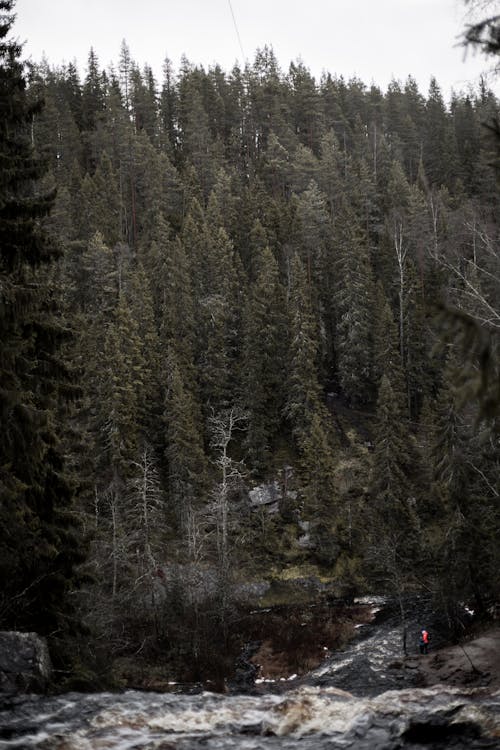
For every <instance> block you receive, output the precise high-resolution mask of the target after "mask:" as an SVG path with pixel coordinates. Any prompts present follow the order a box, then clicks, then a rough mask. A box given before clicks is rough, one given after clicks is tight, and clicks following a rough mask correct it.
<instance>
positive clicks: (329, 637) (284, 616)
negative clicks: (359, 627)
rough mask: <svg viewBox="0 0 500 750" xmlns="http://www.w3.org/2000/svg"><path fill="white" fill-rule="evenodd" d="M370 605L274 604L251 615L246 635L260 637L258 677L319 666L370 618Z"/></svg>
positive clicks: (281, 674)
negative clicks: (263, 610)
mask: <svg viewBox="0 0 500 750" xmlns="http://www.w3.org/2000/svg"><path fill="white" fill-rule="evenodd" d="M371 618H372V613H371V608H370V607H367V606H329V605H327V604H322V605H316V606H310V607H294V606H290V607H275V608H273V609H272V610H270V611H268V612H257V613H253V614H252V616H251V617H249V619H248V621H247V623H246V627H245V635H246V636H248V640H256V641H261V646H260V648H259V650H258V652H257V653H256V654H255V655H254V657H253V658H252V661H253V662H254V664H257V665H259V667H260V670H259V677H260V678H264V679H277V678H280V677H284V678H286V677H290V676H291V675H294V674H296V675H298V676H300V675H303V674H305V673H306V672H308V671H310V670H312V669H315V668H316V667H318V666H319V665H320V664H321V663H322V662H323V661H324V659H325V658H326V657H327V656H328V655H329V653H330V652H332V651H334V650H336V649H339V648H341V647H342V646H343V645H345V643H347V641H349V640H350V639H351V638H352V637H353V636H354V634H355V632H356V630H355V625H356V624H359V623H367V622H369V621H370V620H371Z"/></svg>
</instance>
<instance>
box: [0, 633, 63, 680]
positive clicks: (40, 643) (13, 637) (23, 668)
mask: <svg viewBox="0 0 500 750" xmlns="http://www.w3.org/2000/svg"><path fill="white" fill-rule="evenodd" d="M51 674H52V665H51V662H50V656H49V649H48V647H47V642H46V641H45V639H44V638H42V637H41V636H39V635H38V634H37V633H18V632H16V631H0V693H2V694H9V695H12V694H17V693H38V692H44V691H45V690H46V688H47V685H48V683H49V680H50V677H51Z"/></svg>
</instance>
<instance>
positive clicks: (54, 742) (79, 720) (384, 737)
mask: <svg viewBox="0 0 500 750" xmlns="http://www.w3.org/2000/svg"><path fill="white" fill-rule="evenodd" d="M499 709H500V693H498V692H497V693H491V694H490V693H488V692H487V691H486V690H484V689H476V690H468V691H467V690H460V689H457V688H455V689H453V688H445V687H443V686H441V687H439V688H428V689H425V690H406V691H391V692H387V693H384V694H382V695H379V696H377V697H376V698H355V697H353V696H352V695H350V694H348V693H344V692H343V691H340V690H336V689H335V688H313V687H307V688H306V687H303V688H300V689H298V690H294V691H291V692H289V693H286V694H284V695H271V694H265V695H257V696H256V695H252V696H250V695H237V696H227V695H219V694H214V693H202V694H199V695H172V694H156V693H139V692H136V691H128V692H126V693H123V694H121V695H113V694H109V693H105V694H104V693H101V694H93V695H82V694H76V693H73V694H68V695H65V696H59V697H56V698H40V697H34V696H31V697H28V698H26V699H24V700H21V699H16V700H15V701H14V702H13V703H12V705H11V706H9V707H8V708H5V709H4V710H3V711H0V738H1V739H0V749H1V750H7V749H9V750H14V749H15V748H16V749H17V750H21V749H22V750H28V749H29V748H38V750H138V749H139V748H142V749H143V750H153V749H154V750H173V748H176V750H188V749H189V750H195V749H198V748H201V747H203V748H209V749H210V750H211V749H213V750H215V749H216V748H217V749H219V750H220V749H221V748H228V749H229V748H241V750H250V749H253V748H264V747H269V748H273V747H281V748H299V747H300V748H307V749H309V748H317V749H319V750H321V749H322V748H324V749H325V750H326V748H329V749H331V750H333V749H334V748H356V750H363V748H370V750H377V748H379V749H380V750H382V748H383V749H384V750H386V749H387V748H389V747H414V745H413V744H412V743H411V736H410V735H411V731H413V730H412V726H414V725H416V726H419V725H420V723H422V722H427V723H428V724H429V723H430V725H433V724H434V725H435V726H437V727H438V729H439V731H438V734H439V732H440V733H441V734H440V736H441V735H442V734H443V731H442V724H443V721H444V720H445V719H446V721H447V722H448V723H447V724H446V727H447V729H446V731H447V732H450V733H451V735H452V736H453V737H456V735H457V734H458V733H459V732H458V730H459V729H460V728H461V727H464V726H466V727H470V726H473V727H474V732H473V733H472V734H473V737H472V739H470V737H469V738H468V737H465V739H464V742H465V744H464V745H463V747H464V748H466V747H467V748H474V747H475V746H476V745H475V744H474V742H475V739H474V736H475V737H479V738H480V740H478V741H481V742H483V741H485V739H488V738H494V737H495V736H497V737H500V710H499ZM446 717H448V718H446ZM455 730H457V731H455ZM394 743H396V744H394ZM432 746H433V745H432V744H431V743H430V742H428V741H427V742H426V747H427V748H429V747H432ZM441 746H442V747H444V746H443V745H441ZM481 746H484V745H481ZM488 746H489V747H494V745H488ZM454 747H456V745H454ZM478 747H479V745H478Z"/></svg>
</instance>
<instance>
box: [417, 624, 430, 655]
mask: <svg viewBox="0 0 500 750" xmlns="http://www.w3.org/2000/svg"><path fill="white" fill-rule="evenodd" d="M419 646H420V653H421V654H426V653H427V652H428V648H429V633H428V632H427V630H426V629H425V628H423V629H422V632H421V633H420V641H419Z"/></svg>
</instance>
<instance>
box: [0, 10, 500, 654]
mask: <svg viewBox="0 0 500 750" xmlns="http://www.w3.org/2000/svg"><path fill="white" fill-rule="evenodd" d="M0 8H1V11H2V14H3V15H2V21H1V25H0V37H1V45H0V62H1V67H0V110H1V120H0V132H1V141H0V163H1V167H2V174H1V182H0V243H1V264H0V295H1V297H0V337H1V347H2V361H1V367H0V369H1V378H2V379H1V390H0V408H1V414H2V429H1V431H0V491H1V495H2V504H1V509H0V514H1V526H2V532H1V537H2V551H1V559H0V573H1V579H2V583H3V585H2V592H1V594H0V618H1V623H2V627H3V628H4V629H14V628H17V629H27V630H38V631H39V632H41V633H43V634H46V635H49V636H50V638H51V643H53V644H55V650H56V651H57V652H58V653H60V654H64V653H65V654H66V656H61V664H66V663H67V658H68V653H69V652H71V654H72V655H73V656H74V655H75V654H77V652H78V649H77V648H76V646H75V643H76V642H77V641H78V642H80V643H83V642H90V643H91V644H93V646H92V647H93V648H94V649H97V648H98V646H99V644H101V649H106V650H107V651H108V653H109V654H119V653H124V652H126V651H127V650H128V651H137V649H138V648H141V644H142V646H144V643H145V642H146V641H147V642H148V643H151V642H152V641H154V642H156V643H161V644H163V647H164V648H165V649H166V650H170V652H172V653H174V652H176V653H180V652H182V654H184V656H185V655H187V657H188V658H192V659H195V658H199V657H200V650H203V649H205V650H206V649H207V643H208V642H209V641H210V639H213V638H214V633H217V634H218V636H219V635H220V634H221V633H222V634H223V633H224V632H225V629H226V628H227V627H228V623H230V622H231V613H232V612H233V611H234V607H235V605H234V602H233V594H234V591H235V589H236V588H237V587H238V586H240V587H241V585H242V584H248V583H250V582H252V581H258V580H262V579H264V580H270V579H272V578H273V577H278V578H279V577H280V576H286V575H287V574H288V575H290V576H293V575H297V576H305V575H317V576H320V577H322V578H323V579H329V580H331V581H333V582H334V583H335V585H336V586H337V589H338V592H339V595H343V596H352V595H353V594H356V593H364V592H367V591H378V592H388V593H391V594H395V595H397V596H400V595H401V594H402V593H403V592H406V591H419V590H425V591H426V592H431V593H432V594H433V595H434V596H435V598H436V600H437V601H439V602H440V603H441V604H442V605H443V606H444V607H445V609H446V611H447V612H448V614H449V616H450V618H453V617H455V616H456V613H457V611H458V607H459V604H460V603H463V602H467V603H468V604H469V606H471V607H472V608H474V609H475V610H476V611H483V612H485V611H486V610H487V609H488V607H489V606H491V603H492V602H494V601H495V600H498V596H499V595H500V591H499V576H498V571H499V569H500V559H499V546H498V539H499V535H498V532H499V503H498V498H499V492H500V488H499V484H498V477H499V463H500V454H499V450H498V425H497V420H498V413H497V412H498V409H496V410H495V408H491V405H492V404H493V406H495V393H494V389H495V388H496V387H497V384H498V364H497V363H498V357H497V355H498V341H497V339H498V331H499V329H500V304H499V300H500V255H499V246H500V245H499V240H500V237H499V224H498V216H499V213H498V209H499V194H498V189H497V184H496V175H495V170H494V167H493V166H492V161H493V157H492V153H491V139H490V138H489V136H488V130H487V129H486V128H485V127H484V123H492V122H493V121H494V120H495V118H496V117H497V115H498V111H499V102H498V100H497V98H496V97H495V96H494V94H493V93H492V91H491V90H489V89H488V87H487V86H486V85H485V84H483V85H481V86H480V87H479V89H478V90H470V91H469V92H466V93H456V94H454V95H453V96H452V98H451V101H450V102H449V103H447V102H445V101H444V99H443V95H442V92H441V90H440V88H439V84H438V82H437V81H436V80H431V82H430V87H429V90H428V92H427V93H425V94H424V93H422V92H421V91H419V89H418V87H417V85H416V83H415V81H414V80H413V79H412V78H411V77H410V78H408V79H407V80H406V81H405V82H401V81H396V80H394V81H392V83H391V84H390V85H389V87H388V89H387V91H386V92H383V91H382V90H380V89H379V88H378V87H377V86H375V85H372V86H367V85H365V84H364V83H363V82H362V81H360V80H358V79H352V80H344V79H343V78H342V77H333V76H331V75H329V74H325V75H323V76H322V78H321V80H319V81H316V80H315V79H314V78H313V77H312V76H311V74H310V72H309V71H308V69H307V67H306V66H305V65H304V64H303V63H301V62H297V63H292V64H291V65H290V67H289V69H288V71H286V72H285V71H283V70H281V69H280V67H279V65H278V62H277V60H276V58H275V56H274V54H273V51H272V49H269V48H264V49H262V50H260V51H258V53H257V54H256V56H255V60H254V62H253V63H252V64H248V65H247V66H246V67H245V69H240V68H238V67H234V68H233V69H232V70H231V71H229V72H226V71H224V70H222V69H221V68H220V67H218V66H214V67H213V68H209V69H208V70H207V71H206V70H204V69H203V68H200V67H197V66H194V65H192V64H191V63H190V62H189V61H188V60H186V59H183V60H182V62H181V64H180V68H179V70H175V69H174V67H173V65H172V63H171V61H170V60H168V59H167V60H166V61H165V65H164V76H163V80H162V81H161V82H159V81H157V80H155V78H154V76H153V73H152V70H151V69H150V68H149V67H145V68H144V69H142V70H141V69H139V67H138V66H137V65H136V63H135V62H134V60H133V59H132V57H131V54H130V51H129V49H128V47H127V45H126V43H125V42H124V43H123V45H122V49H121V52H120V55H119V60H118V64H117V66H116V68H114V69H110V70H103V69H102V67H101V66H100V64H99V60H98V59H97V57H96V55H95V53H94V52H93V51H92V50H91V51H90V54H89V57H88V63H87V67H86V73H85V76H84V78H83V79H82V78H81V77H80V75H79V73H78V70H77V68H76V66H75V65H73V64H69V65H65V66H62V67H52V66H51V65H50V64H49V63H47V62H42V63H40V64H30V65H28V66H25V65H23V64H22V62H21V61H20V60H21V55H22V50H21V49H20V48H19V46H18V45H17V44H16V43H15V41H12V40H13V39H15V33H14V32H15V27H14V28H12V16H11V11H12V9H13V3H12V1H11V0H2V2H0ZM42 102H43V106H42ZM497 404H498V401H497ZM262 484H267V485H270V487H271V489H272V491H273V492H275V494H276V498H277V502H276V504H274V505H273V506H266V505H259V504H258V503H252V502H251V501H250V498H249V490H251V489H252V488H253V487H255V486H256V485H262ZM203 639H205V640H203ZM68 643H69V644H70V645H69V646H68ZM64 644H65V645H64ZM63 646H64V648H65V649H66V651H64V648H63ZM65 660H66V661H65Z"/></svg>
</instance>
